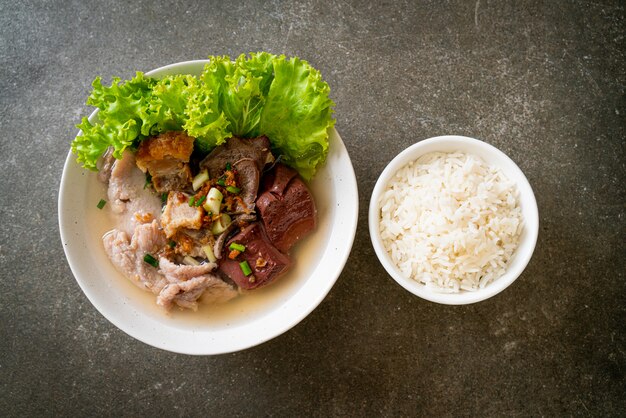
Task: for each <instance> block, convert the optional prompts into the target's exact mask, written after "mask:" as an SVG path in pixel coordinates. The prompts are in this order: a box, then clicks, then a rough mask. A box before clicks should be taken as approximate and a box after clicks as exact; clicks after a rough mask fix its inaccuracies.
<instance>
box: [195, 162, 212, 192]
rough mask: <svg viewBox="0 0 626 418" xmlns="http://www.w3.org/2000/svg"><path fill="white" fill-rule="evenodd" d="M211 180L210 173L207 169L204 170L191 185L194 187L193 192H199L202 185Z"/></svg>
mask: <svg viewBox="0 0 626 418" xmlns="http://www.w3.org/2000/svg"><path fill="white" fill-rule="evenodd" d="M208 179H209V172H208V171H207V170H206V168H205V169H204V170H202V171H201V172H200V173H198V174H197V175H196V176H195V177H194V178H193V181H192V183H191V185H192V186H193V191H194V192H195V191H196V190H198V189H199V188H200V187H202V185H203V184H204V183H205V182H206V181H207V180H208Z"/></svg>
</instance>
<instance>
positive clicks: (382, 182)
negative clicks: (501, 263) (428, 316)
mask: <svg viewBox="0 0 626 418" xmlns="http://www.w3.org/2000/svg"><path fill="white" fill-rule="evenodd" d="M455 151H458V152H463V153H467V154H473V155H476V156H479V157H481V158H482V159H483V160H484V161H485V162H486V163H487V164H489V165H492V166H496V167H499V168H500V169H501V170H502V172H503V173H504V175H505V176H507V177H508V178H509V179H510V180H511V181H513V182H515V184H516V185H517V188H518V191H519V199H520V206H521V208H522V216H523V222H524V229H523V231H522V234H521V236H520V241H519V246H518V248H517V250H516V251H515V253H514V254H513V257H512V259H511V260H510V261H509V265H508V267H507V270H506V273H505V274H504V275H503V276H501V277H499V278H498V279H495V280H494V281H493V282H491V283H489V284H488V285H486V286H485V287H484V288H482V289H478V290H475V291H463V290H462V291H460V292H459V293H440V292H436V291H434V290H431V289H428V288H427V287H426V286H424V285H423V284H420V283H419V282H417V281H415V280H413V279H409V278H406V277H404V275H403V274H402V273H401V272H400V270H399V269H398V267H397V266H396V265H395V264H394V263H393V261H392V260H391V256H390V255H389V254H388V253H387V250H386V249H385V247H384V246H383V243H382V240H381V237H380V228H379V222H380V207H379V204H378V201H379V198H380V196H381V194H382V193H383V192H384V190H385V188H386V187H387V183H388V182H389V180H390V179H391V178H392V177H393V175H394V174H395V173H396V172H397V171H398V170H399V169H400V168H402V167H404V166H405V165H406V164H408V163H409V162H411V161H415V160H417V159H418V158H419V157H420V156H422V155H424V154H428V153H431V152H455ZM369 231H370V237H371V240H372V245H373V246H374V250H375V251H376V255H377V256H378V259H379V260H380V262H381V264H382V265H383V267H384V268H385V270H387V272H388V273H389V274H390V275H391V277H393V279H394V280H395V281H396V282H398V283H399V284H400V285H401V286H402V287H404V288H405V289H406V290H408V291H409V292H411V293H413V294H414V295H417V296H419V297H421V298H423V299H426V300H429V301H431V302H437V303H442V304H446V305H463V304H468V303H474V302H479V301H482V300H485V299H488V298H490V297H492V296H494V295H496V294H498V293H500V292H501V291H503V290H504V289H506V288H507V287H508V286H509V285H510V284H511V283H513V282H514V281H515V279H517V278H518V277H519V275H520V274H521V273H522V271H524V269H525V268H526V265H527V264H528V262H529V261H530V258H531V257H532V254H533V251H534V249H535V244H536V243H537V235H538V233H539V212H538V210H537V201H536V200H535V195H534V193H533V190H532V188H531V187H530V184H529V183H528V180H527V179H526V176H524V173H522V170H520V168H519V167H518V166H517V164H515V163H514V162H513V160H511V159H510V158H509V157H508V156H506V154H504V153H503V152H502V151H500V150H499V149H497V148H495V147H494V146H492V145H489V144H487V143H485V142H483V141H479V140H477V139H474V138H468V137H464V136H455V135H446V136H438V137H435V138H430V139H426V140H423V141H420V142H418V143H416V144H414V145H412V146H410V147H408V148H407V149H405V150H404V151H402V152H401V153H400V154H398V156H396V157H395V158H394V159H393V160H392V161H391V162H390V163H389V164H388V165H387V167H386V168H385V169H384V170H383V172H382V174H381V175H380V177H379V178H378V181H377V182H376V186H375V187H374V191H373V192H372V197H371V200H370V206H369Z"/></svg>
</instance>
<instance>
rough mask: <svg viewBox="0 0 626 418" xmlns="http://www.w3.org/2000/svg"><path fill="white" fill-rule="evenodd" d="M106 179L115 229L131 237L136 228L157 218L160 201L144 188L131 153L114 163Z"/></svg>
mask: <svg viewBox="0 0 626 418" xmlns="http://www.w3.org/2000/svg"><path fill="white" fill-rule="evenodd" d="M109 163H110V161H109ZM106 177H108V179H107V180H108V183H109V188H108V190H107V196H108V200H109V206H110V208H111V211H112V212H113V214H114V215H115V216H116V224H117V225H118V229H120V230H122V231H124V232H126V234H128V235H129V236H132V234H133V232H134V231H135V228H136V227H137V225H139V224H142V223H146V222H150V221H152V220H153V219H157V220H158V219H159V218H160V216H161V199H160V197H159V196H157V195H156V194H155V193H154V192H153V191H151V190H150V189H149V188H145V187H144V186H145V183H146V177H145V174H144V173H142V172H141V170H139V169H138V168H137V165H136V164H135V155H134V154H133V153H132V152H130V151H128V150H127V151H124V153H123V154H122V158H121V159H119V160H114V161H113V163H112V164H111V166H110V174H109V175H108V176H106ZM106 177H104V178H103V179H106Z"/></svg>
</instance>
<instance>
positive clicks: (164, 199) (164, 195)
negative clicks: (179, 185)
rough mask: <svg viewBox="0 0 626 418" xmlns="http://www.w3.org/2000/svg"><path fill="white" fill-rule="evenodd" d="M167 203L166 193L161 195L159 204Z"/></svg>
mask: <svg viewBox="0 0 626 418" xmlns="http://www.w3.org/2000/svg"><path fill="white" fill-rule="evenodd" d="M165 202H167V193H161V203H165Z"/></svg>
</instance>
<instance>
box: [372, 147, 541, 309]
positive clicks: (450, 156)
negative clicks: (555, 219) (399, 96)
mask: <svg viewBox="0 0 626 418" xmlns="http://www.w3.org/2000/svg"><path fill="white" fill-rule="evenodd" d="M369 232H370V237H371V240H372V245H373V246H374V250H375V251H376V255H377V256H378V258H379V260H380V262H381V264H382V265H383V267H384V268H385V270H387V272H388V273H389V274H390V275H391V277H393V279H394V280H396V282H398V283H399V284H400V285H401V286H402V287H404V288H405V289H406V290H408V291H410V292H411V293H413V294H415V295H417V296H420V297H422V298H424V299H426V300H429V301H432V302H438V303H443V304H449V305H461V304H467V303H474V302H479V301H482V300H485V299H487V298H490V297H492V296H494V295H496V294H498V293H500V292H501V291H502V290H504V289H506V288H507V287H508V286H509V285H510V284H511V283H513V282H514V281H515V280H516V279H517V278H518V277H519V276H520V274H521V273H522V271H523V270H524V269H525V268H526V265H527V264H528V262H529V261H530V258H531V257H532V254H533V251H534V249H535V244H536V242H537V235H538V232H539V214H538V210H537V201H536V200H535V195H534V193H533V191H532V188H531V187H530V184H529V183H528V180H527V179H526V176H525V175H524V173H522V171H521V170H520V168H519V167H518V166H517V165H516V164H515V163H514V162H513V160H511V159H510V158H509V157H508V156H506V154H504V153H503V152H502V151H500V150H498V149H497V148H495V147H494V146H492V145H489V144H487V143H486V142H483V141H479V140H477V139H474V138H468V137H464V136H452V135H449V136H439V137H435V138H430V139H426V140H423V141H420V142H418V143H416V144H414V145H412V146H410V147H409V148H407V149H405V150H404V151H402V152H401V153H400V154H398V156H397V157H396V158H394V159H393V160H392V161H391V162H390V163H389V164H388V165H387V167H386V168H385V169H384V171H383V172H382V174H381V175H380V177H379V179H378V181H377V183H376V185H375V187H374V191H373V192H372V198H371V200H370V207H369Z"/></svg>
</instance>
